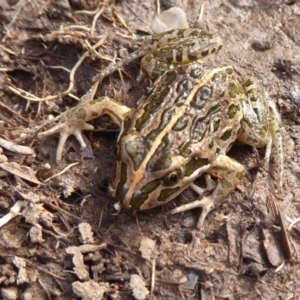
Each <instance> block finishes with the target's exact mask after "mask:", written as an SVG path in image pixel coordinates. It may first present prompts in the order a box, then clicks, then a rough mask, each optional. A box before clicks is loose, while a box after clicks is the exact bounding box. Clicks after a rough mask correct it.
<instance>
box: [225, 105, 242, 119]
mask: <svg viewBox="0 0 300 300" xmlns="http://www.w3.org/2000/svg"><path fill="white" fill-rule="evenodd" d="M239 110H240V106H239V105H235V104H231V105H230V106H229V107H228V111H227V115H228V117H229V119H232V118H234V116H235V115H236V113H237V112H238V111H239Z"/></svg>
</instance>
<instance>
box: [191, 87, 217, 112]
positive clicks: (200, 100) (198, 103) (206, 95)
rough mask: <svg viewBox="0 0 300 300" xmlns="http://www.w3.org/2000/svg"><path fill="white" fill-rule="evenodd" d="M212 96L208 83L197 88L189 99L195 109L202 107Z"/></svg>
mask: <svg viewBox="0 0 300 300" xmlns="http://www.w3.org/2000/svg"><path fill="white" fill-rule="evenodd" d="M211 96H212V88H211V87H210V86H209V85H203V86H202V87H201V88H199V89H198V91H197V92H196V94H195V95H194V97H193V100H192V101H191V106H192V107H194V108H195V109H202V108H203V107H204V106H205V105H206V104H207V102H208V100H210V99H211Z"/></svg>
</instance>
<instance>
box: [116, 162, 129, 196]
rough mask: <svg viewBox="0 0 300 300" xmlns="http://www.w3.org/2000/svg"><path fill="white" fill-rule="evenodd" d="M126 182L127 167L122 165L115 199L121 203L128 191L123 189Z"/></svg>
mask: <svg viewBox="0 0 300 300" xmlns="http://www.w3.org/2000/svg"><path fill="white" fill-rule="evenodd" d="M126 181H127V165H126V164H124V163H122V165H121V171H120V181H119V183H118V186H117V190H116V198H117V199H119V200H121V201H123V199H124V198H125V195H126V193H127V191H128V189H127V188H125V183H126Z"/></svg>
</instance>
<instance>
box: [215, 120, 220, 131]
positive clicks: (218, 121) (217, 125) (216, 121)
mask: <svg viewBox="0 0 300 300" xmlns="http://www.w3.org/2000/svg"><path fill="white" fill-rule="evenodd" d="M220 121H221V120H220V119H218V120H214V121H213V127H214V132H216V131H217V130H218V129H219V127H220Z"/></svg>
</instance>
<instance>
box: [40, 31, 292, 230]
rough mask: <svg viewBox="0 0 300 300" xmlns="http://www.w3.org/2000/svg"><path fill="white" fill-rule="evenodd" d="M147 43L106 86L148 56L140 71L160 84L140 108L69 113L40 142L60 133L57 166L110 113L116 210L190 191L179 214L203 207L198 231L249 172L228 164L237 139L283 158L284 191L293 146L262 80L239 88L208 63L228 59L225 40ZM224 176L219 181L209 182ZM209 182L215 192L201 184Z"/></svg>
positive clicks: (177, 35) (96, 105) (199, 37)
mask: <svg viewBox="0 0 300 300" xmlns="http://www.w3.org/2000/svg"><path fill="white" fill-rule="evenodd" d="M146 41H148V42H149V43H148V45H146V46H145V47H144V48H142V50H139V51H138V52H137V53H135V54H133V55H131V56H130V57H129V58H126V59H125V60H123V61H121V62H119V63H117V64H116V65H113V66H111V67H109V68H108V69H106V70H105V71H104V72H102V73H101V74H100V76H98V77H97V78H96V79H99V78H100V79H101V78H103V77H104V76H106V75H107V74H109V73H111V72H112V71H114V70H116V69H117V68H120V67H121V66H122V65H124V64H125V63H127V62H129V61H130V60H133V59H135V58H136V57H138V56H141V55H145V56H144V57H143V59H142V61H141V69H142V70H143V71H144V72H146V73H147V74H148V76H149V77H150V78H152V79H153V80H154V83H153V86H152V87H151V89H150V91H149V92H148V93H147V95H144V96H143V97H142V98H141V99H140V101H139V102H138V105H137V108H128V107H127V106H125V105H123V104H122V103H120V102H117V101H115V100H114V99H110V98H108V97H100V98H97V99H94V100H92V101H89V102H87V103H83V104H80V105H78V106H77V107H75V108H73V109H71V110H69V111H67V112H66V113H65V114H64V115H63V117H62V118H61V120H60V122H59V123H58V124H57V125H56V126H54V127H53V128H51V129H49V130H48V131H45V132H43V133H40V134H39V137H41V138H42V137H45V136H47V135H50V134H54V133H58V132H59V133H60V141H59V145H58V148H57V154H56V159H57V161H60V160H61V157H62V152H63V147H64V144H65V141H66V139H67V138H68V136H70V135H72V134H73V135H75V137H76V138H77V140H78V141H79V143H80V145H81V148H82V149H84V148H85V147H86V144H85V142H84V140H83V137H82V131H83V130H91V129H93V126H91V125H90V124H87V123H86V122H88V121H90V120H92V119H94V118H96V117H98V116H100V115H103V114H109V115H110V116H111V117H112V118H113V119H114V120H115V122H116V123H117V124H119V125H120V127H121V130H120V135H119V137H118V141H117V145H116V151H115V152H116V155H115V162H114V168H113V176H112V184H111V187H110V191H111V193H112V195H113V197H114V198H115V199H116V200H118V203H117V204H116V205H115V207H116V208H117V209H121V208H127V209H130V210H133V211H139V210H145V209H150V208H153V207H155V206H158V205H162V204H164V203H166V202H168V201H170V200H172V199H174V198H175V197H176V196H177V195H179V194H180V193H181V192H182V191H183V190H185V189H186V188H188V187H190V188H192V189H193V190H194V191H195V192H196V193H197V194H199V198H198V199H195V200H194V201H192V202H191V203H189V204H186V205H183V206H179V207H177V208H175V209H173V210H172V211H171V213H178V212H183V211H186V210H190V209H193V208H196V207H201V208H202V213H201V216H200V218H199V221H198V224H197V226H198V227H200V226H201V225H202V224H203V222H204V220H205V218H206V216H207V214H208V213H209V212H210V211H211V210H212V209H214V208H216V207H218V206H219V205H221V204H222V203H223V202H224V200H225V199H226V197H227V196H228V195H229V194H230V193H231V192H232V191H233V190H234V189H235V187H236V186H237V185H238V184H239V182H240V181H241V179H242V178H243V176H244V174H245V168H244V166H243V165H241V164H240V163H239V162H237V161H235V160H234V159H232V158H230V157H229V156H227V154H226V153H227V152H228V150H229V149H230V147H231V145H232V144H233V143H234V142H235V141H239V142H241V143H244V144H248V145H251V146H253V147H255V148H260V147H266V155H265V161H266V163H267V164H269V159H270V155H271V152H272V151H271V150H272V149H273V148H275V150H276V151H275V153H276V155H277V162H278V169H279V172H278V173H279V175H278V177H279V179H278V185H279V187H281V186H282V182H283V179H282V176H283V166H284V162H283V159H284V152H283V146H285V148H286V150H288V151H292V150H293V147H294V143H293V141H292V139H291V138H290V136H289V135H288V133H287V132H286V130H285V129H284V127H283V125H282V122H281V118H280V115H279V113H278V111H277V109H276V106H275V103H274V102H273V100H272V99H271V98H270V97H269V95H268V93H267V92H266V90H265V89H264V87H263V86H262V84H261V83H260V82H259V81H258V80H257V79H255V78H252V77H251V78H248V79H246V80H245V81H244V82H240V81H239V80H238V78H237V75H236V73H235V70H234V69H233V67H231V66H218V67H210V66H206V65H204V64H203V63H201V61H202V58H203V57H205V56H207V55H210V54H212V53H215V52H217V51H219V49H220V48H221V47H222V40H221V38H220V37H219V36H218V35H214V34H211V33H208V32H205V31H202V30H199V29H194V28H190V29H184V30H170V31H167V32H164V33H161V34H157V35H153V36H150V37H147V38H146ZM212 173H216V174H218V177H219V179H218V181H217V183H215V181H213V180H212V179H211V178H210V174H212ZM202 175H203V176H204V177H205V179H206V182H207V186H206V188H201V187H200V186H197V185H196V184H195V183H194V182H195V180H196V179H197V178H198V177H200V176H202Z"/></svg>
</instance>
